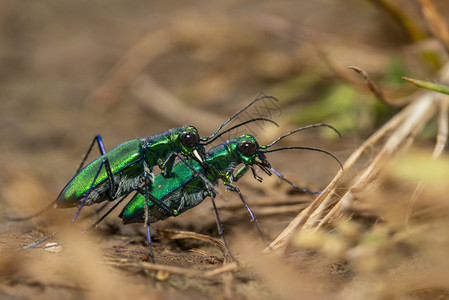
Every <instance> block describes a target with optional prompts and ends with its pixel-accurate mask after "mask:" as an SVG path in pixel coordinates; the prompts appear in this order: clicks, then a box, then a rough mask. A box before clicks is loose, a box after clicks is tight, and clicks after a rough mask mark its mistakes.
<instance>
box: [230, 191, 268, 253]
mask: <svg viewBox="0 0 449 300" xmlns="http://www.w3.org/2000/svg"><path fill="white" fill-rule="evenodd" d="M224 184H225V186H226V188H227V189H229V190H230V191H233V192H236V193H237V194H238V195H239V197H240V200H242V202H243V205H244V206H245V208H246V210H247V211H248V213H249V215H250V216H251V220H252V221H253V222H254V225H255V226H256V228H257V231H258V232H259V235H260V237H261V238H262V239H263V240H264V242H265V243H266V244H267V245H268V242H267V240H266V239H265V236H264V235H263V233H262V230H260V227H259V224H258V223H257V221H256V218H255V217H254V214H253V212H252V211H251V208H249V206H248V204H247V203H246V201H245V199H244V198H243V195H242V193H241V192H240V189H239V188H238V187H236V186H235V185H233V184H232V183H229V182H228V183H226V182H225V183H224Z"/></svg>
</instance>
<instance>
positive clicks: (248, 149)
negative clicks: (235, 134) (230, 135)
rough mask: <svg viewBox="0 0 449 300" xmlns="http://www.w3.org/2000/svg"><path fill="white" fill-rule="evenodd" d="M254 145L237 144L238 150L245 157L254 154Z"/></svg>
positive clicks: (245, 142) (250, 143) (249, 143)
mask: <svg viewBox="0 0 449 300" xmlns="http://www.w3.org/2000/svg"><path fill="white" fill-rule="evenodd" d="M256 148H257V146H256V143H254V142H252V141H243V142H240V143H239V144H238V149H239V151H240V153H242V154H243V155H245V156H251V155H253V154H254V153H256Z"/></svg>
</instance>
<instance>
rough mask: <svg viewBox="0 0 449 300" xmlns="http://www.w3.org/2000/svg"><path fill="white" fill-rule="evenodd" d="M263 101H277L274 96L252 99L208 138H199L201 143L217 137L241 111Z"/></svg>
mask: <svg viewBox="0 0 449 300" xmlns="http://www.w3.org/2000/svg"><path fill="white" fill-rule="evenodd" d="M264 99H271V100H275V101H279V100H278V99H277V98H276V97H274V96H268V95H263V96H260V97H257V98H256V99H254V100H253V101H251V102H250V103H249V104H247V105H246V106H245V107H243V108H242V109H240V110H239V111H238V112H236V113H235V114H233V115H232V116H231V117H229V119H227V120H226V121H225V122H224V123H223V124H221V125H220V126H219V127H218V128H217V130H215V132H214V133H212V134H211V135H210V136H209V137H207V138H201V140H202V141H204V142H207V141H208V140H210V139H212V138H213V137H215V136H216V135H217V133H218V132H219V131H220V130H221V129H222V128H223V126H225V125H226V124H228V123H229V122H230V121H232V120H233V119H235V118H236V117H237V116H238V115H239V114H241V113H242V112H243V111H245V110H246V109H247V108H248V107H250V106H251V105H253V104H254V103H256V102H258V101H260V100H264Z"/></svg>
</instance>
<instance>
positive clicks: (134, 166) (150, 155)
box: [9, 95, 278, 222]
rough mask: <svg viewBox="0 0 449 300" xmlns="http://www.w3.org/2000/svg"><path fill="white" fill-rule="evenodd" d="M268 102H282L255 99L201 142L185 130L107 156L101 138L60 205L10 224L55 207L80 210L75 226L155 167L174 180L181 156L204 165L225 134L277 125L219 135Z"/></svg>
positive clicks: (123, 147) (126, 146) (191, 130)
mask: <svg viewBox="0 0 449 300" xmlns="http://www.w3.org/2000/svg"><path fill="white" fill-rule="evenodd" d="M264 99H269V100H274V101H278V100H277V99H276V98H275V97H273V96H267V95H263V96H260V97H258V98H256V99H254V100H253V101H252V102H250V103H249V104H248V105H246V106H245V107H244V108H242V109H241V110H239V111H238V112H236V113H235V114H233V115H232V116H231V117H230V118H229V119H227V120H226V121H225V122H224V123H223V124H221V125H220V126H219V127H218V129H217V130H216V131H215V132H214V133H213V134H212V135H210V136H209V137H203V138H200V137H199V134H198V130H197V129H196V128H195V127H193V126H183V127H179V128H173V129H170V130H168V131H166V132H162V133H158V134H155V135H153V136H151V137H147V138H143V139H135V140H131V141H128V142H125V143H123V144H121V145H119V146H117V147H115V148H114V149H112V150H111V151H109V152H106V150H105V147H104V144H103V141H102V139H101V136H100V135H97V136H96V137H95V138H94V140H93V141H92V143H91V145H90V147H89V149H88V151H87V153H86V154H85V155H84V158H83V159H82V161H81V164H80V166H79V167H78V170H77V171H76V173H75V176H74V177H73V178H72V179H71V180H70V181H69V183H68V184H67V185H66V186H65V187H64V189H63V190H62V191H61V193H60V194H59V196H58V197H57V199H56V201H54V202H51V203H50V204H49V205H48V206H47V207H45V208H44V209H43V210H41V211H39V212H37V213H35V214H32V215H30V216H27V217H21V218H20V217H19V218H15V217H10V218H9V220H10V221H22V220H27V219H31V218H33V217H36V216H38V215H40V214H41V213H43V212H45V211H46V210H48V209H50V208H51V207H53V206H56V207H57V208H66V207H74V206H78V210H77V212H76V214H75V215H74V217H73V219H72V222H75V220H76V218H77V217H78V215H79V214H80V212H81V209H82V208H83V206H84V205H92V204H95V203H100V202H103V201H105V200H109V201H114V200H116V199H118V198H120V197H121V196H123V195H127V194H129V193H130V192H132V191H134V190H136V189H138V188H139V186H141V185H142V183H143V181H144V179H145V178H144V177H145V176H147V175H149V177H150V181H151V180H153V177H154V174H153V170H152V169H153V167H155V166H159V168H160V169H161V171H162V174H163V176H164V177H170V176H171V175H172V168H173V164H174V162H175V159H176V157H178V156H179V155H178V154H181V155H182V156H184V157H188V158H189V159H190V161H192V159H193V160H197V161H198V162H202V161H203V158H204V152H205V151H204V146H205V145H208V144H210V143H212V142H213V141H215V140H216V139H217V138H218V137H220V136H222V135H223V134H225V133H227V132H229V131H231V130H233V129H235V128H237V127H240V126H243V125H245V124H247V123H250V122H254V121H267V122H272V123H275V122H274V121H272V120H270V119H268V118H254V119H251V120H249V121H246V122H243V123H240V124H238V125H236V126H234V127H232V128H229V129H228V130H226V131H224V132H222V133H220V134H218V132H219V131H220V130H221V129H222V128H223V127H224V126H225V125H226V124H228V123H229V122H230V121H231V120H233V119H235V118H236V117H237V116H238V115H239V114H240V113H242V112H243V111H244V110H246V109H247V108H248V107H250V106H251V105H253V104H254V103H256V102H258V101H261V100H264ZM275 124H276V123H275ZM276 125H277V124H276ZM95 143H97V144H98V147H99V149H100V153H101V156H100V157H98V158H97V159H95V160H94V161H92V162H91V163H89V164H87V165H86V166H85V167H84V168H83V165H84V163H85V161H86V159H87V157H88V155H89V153H90V152H91V150H92V148H93V146H94V144H95Z"/></svg>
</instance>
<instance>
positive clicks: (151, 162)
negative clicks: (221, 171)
mask: <svg viewBox="0 0 449 300" xmlns="http://www.w3.org/2000/svg"><path fill="white" fill-rule="evenodd" d="M178 153H179V154H182V155H184V156H187V157H193V158H195V159H198V160H202V158H201V157H202V156H203V153H204V148H203V146H202V145H200V138H199V136H198V131H197V130H196V128H195V127H193V126H183V127H180V128H173V129H170V130H169V131H167V132H163V133H159V134H156V135H153V136H151V137H148V138H143V139H137V140H132V141H128V142H125V143H123V144H121V145H119V146H117V147H116V148H114V149H112V150H111V151H109V152H107V153H106V154H104V155H102V156H100V157H98V158H97V159H95V160H94V161H92V162H91V163H89V164H88V165H86V166H85V167H84V168H83V169H81V170H80V171H79V172H78V173H77V174H76V175H75V176H74V177H73V178H72V179H71V180H70V182H69V183H68V184H67V185H66V187H65V188H64V189H63V190H62V192H61V193H60V195H59V196H58V198H57V200H56V204H57V207H59V208H63V207H72V206H78V205H79V204H80V203H81V201H82V200H83V199H84V198H85V196H86V194H87V193H88V192H89V194H88V196H87V197H86V199H84V205H90V204H93V203H99V202H102V201H104V200H114V199H117V198H118V197H121V196H123V195H125V194H127V193H129V192H131V191H133V190H135V189H136V188H137V187H138V186H140V185H141V184H142V181H143V176H144V173H145V172H148V173H150V174H151V173H152V168H153V167H154V166H156V165H157V166H159V168H161V170H162V171H163V173H164V175H165V176H169V175H170V174H171V169H172V167H173V163H174V161H175V158H176V154H178ZM193 153H195V154H196V155H193ZM105 159H106V160H107V164H108V167H109V168H110V172H111V173H110V175H112V176H109V175H108V172H107V168H106V167H107V166H106V163H105ZM97 174H98V175H97ZM94 179H95V180H94Z"/></svg>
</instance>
